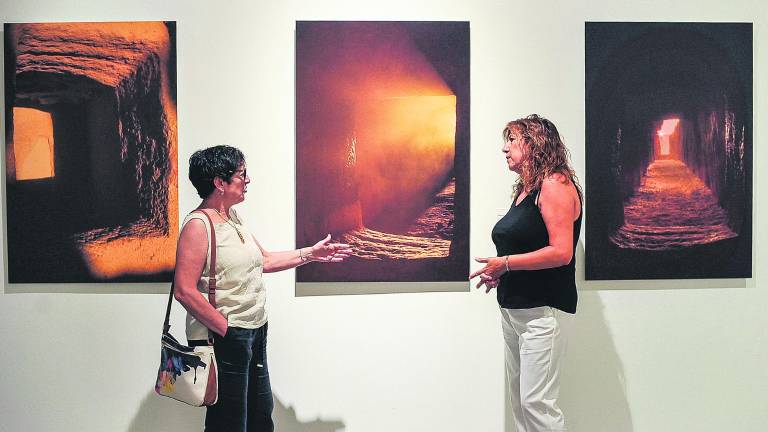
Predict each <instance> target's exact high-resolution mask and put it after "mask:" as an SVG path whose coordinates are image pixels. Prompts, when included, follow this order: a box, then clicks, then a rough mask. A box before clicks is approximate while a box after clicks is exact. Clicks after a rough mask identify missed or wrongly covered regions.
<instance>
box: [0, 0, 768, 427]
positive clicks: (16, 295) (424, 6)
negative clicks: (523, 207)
mask: <svg viewBox="0 0 768 432" xmlns="http://www.w3.org/2000/svg"><path fill="white" fill-rule="evenodd" d="M0 20H1V21H3V22H48V21H135V20H174V21H176V22H177V70H178V87H177V89H178V99H177V101H178V106H177V109H178V121H179V147H180V148H179V160H180V163H179V167H180V168H179V171H180V172H179V185H180V186H179V197H180V204H179V205H180V213H181V214H185V213H186V212H188V211H190V210H191V209H193V208H194V207H195V206H196V205H197V204H198V200H197V198H196V197H197V195H196V194H195V192H194V189H193V188H192V186H191V185H190V184H189V182H188V181H187V180H186V175H187V171H186V161H187V160H188V158H189V156H190V155H191V154H192V152H194V151H195V150H197V149H200V148H203V147H207V146H210V145H215V144H222V143H226V144H231V145H235V146H238V147H240V148H241V149H243V150H244V151H245V153H246V156H247V163H248V173H249V174H250V175H251V179H252V182H253V183H252V184H251V186H250V187H249V193H248V198H247V200H246V202H244V203H243V204H241V205H240V207H239V211H240V213H241V214H244V215H246V216H247V217H248V219H249V222H250V225H251V226H252V227H254V229H255V230H256V235H257V237H258V238H259V240H260V241H261V243H262V244H263V245H264V246H265V247H266V248H268V249H272V250H283V249H292V248H293V247H294V221H295V216H294V184H295V181H294V157H295V154H294V140H293V138H294V81H293V78H294V26H295V21H296V20H462V21H470V23H471V24H470V25H471V30H470V32H471V34H470V38H471V95H472V100H471V147H472V150H471V172H472V176H471V210H472V213H471V218H472V220H471V255H472V256H488V255H491V254H493V252H494V249H493V245H492V243H491V241H490V230H491V227H492V226H493V224H494V223H495V222H496V220H497V217H498V216H497V215H498V213H499V212H500V211H502V210H500V209H504V210H503V211H505V210H506V208H507V207H508V206H509V195H510V192H511V185H512V183H513V180H514V179H513V177H512V175H511V174H510V173H509V172H508V171H507V170H506V167H505V161H504V159H503V156H502V154H501V151H500V147H501V140H500V131H501V128H502V127H503V125H504V124H505V122H506V121H508V120H511V119H514V118H518V117H521V116H523V115H525V114H528V113H531V112H537V113H541V114H543V115H545V116H547V117H549V118H550V119H552V120H553V121H554V122H555V124H556V125H558V127H559V129H560V131H561V133H562V135H563V137H564V140H565V142H566V144H567V145H568V146H569V147H570V148H571V149H572V153H573V161H574V164H575V166H576V169H577V171H578V173H579V174H580V176H581V178H582V179H583V178H584V165H585V157H584V21H713V22H717V21H726V22H753V23H754V47H755V48H754V77H755V78H754V96H753V97H754V99H753V101H754V102H753V107H754V121H753V124H754V170H753V171H754V191H755V192H754V220H755V221H756V222H755V227H754V244H755V246H754V277H753V278H751V279H746V280H744V279H733V280H689V281H680V280H667V281H629V282H628V281H603V282H585V281H583V247H584V245H583V242H582V243H580V244H579V251H578V257H577V259H579V260H580V261H578V268H580V269H581V270H580V272H579V278H580V280H579V288H580V291H579V296H580V300H579V312H578V314H577V315H576V316H575V317H574V318H572V319H570V320H569V323H568V327H569V331H570V346H569V354H568V358H567V366H566V368H565V370H564V375H563V390H562V406H563V408H564V411H565V413H566V419H567V422H568V423H569V425H570V430H571V431H573V432H600V431H607V432H633V431H634V432H646V431H649V432H666V431H671V432H683V431H697V432H710V431H711V432H715V431H717V432H720V431H729V432H763V431H765V430H768V409H766V407H768V366H767V365H768V337H767V336H765V334H766V328H768V313H766V310H767V307H768V306H767V305H768V275H766V274H765V273H764V269H763V266H762V265H761V264H762V263H765V262H768V248H767V247H766V246H764V245H765V244H768V232H767V231H766V224H763V223H761V220H763V218H764V217H765V214H766V213H767V212H768V198H766V196H765V195H764V193H763V191H762V189H763V186H765V185H766V184H768V183H767V182H766V172H765V168H766V162H765V161H766V157H768V151H766V148H765V147H766V146H765V145H764V139H763V137H766V136H768V126H766V123H765V122H764V121H762V119H763V118H764V117H765V115H766V114H768V108H766V100H767V97H768V87H766V85H765V79H764V77H765V76H767V74H768V58H767V56H766V50H765V46H766V43H768V34H767V33H766V31H765V27H763V25H766V24H768V6H767V5H766V4H765V2H764V1H763V0H734V1H725V2H724V1H713V0H707V1H696V0H688V1H678V2H670V1H650V0H648V1H635V2H626V3H622V2H616V1H610V0H599V1H598V0H595V1H562V2H555V1H542V2H530V1H517V0H507V1H502V0H496V1H491V0H474V1H472V2H469V1H465V2H448V1H445V2H441V1H431V0H422V1H420V2H415V1H401V0H389V1H377V2H369V1H360V0H357V1H308V0H287V1H284V2H280V3H279V2H266V1H246V0H239V1H190V0H166V1H163V2H158V1H147V0H133V1H130V2H107V1H92V0H78V1H70V0H66V1H62V0H58V1H54V0H25V1H19V0H0ZM0 85H3V84H2V82H0ZM0 94H3V92H0ZM0 136H2V137H4V136H5V132H4V131H3V132H2V133H1V134H0ZM4 147H5V146H4V145H2V146H0V148H4ZM586 193H587V194H589V191H588V190H587V191H586ZM2 201H3V203H4V201H5V198H4V197H3V199H2ZM586 216H587V218H588V217H589V209H586ZM3 220H5V218H4V217H3ZM3 228H5V223H3ZM2 235H4V230H3V232H2V233H0V236H2ZM582 238H583V234H582ZM39 247H41V248H44V247H46V245H39ZM3 254H5V251H3ZM3 256H4V255H3ZM473 268H475V267H474V266H473ZM5 279H6V277H5V275H3V279H2V280H5ZM293 280H294V273H293V272H292V271H286V272H283V273H278V274H271V275H267V276H266V281H267V286H268V308H269V315H270V321H269V323H270V324H269V326H270V327H269V332H270V335H269V338H270V339H269V366H270V372H271V379H272V386H273V391H274V394H275V404H276V407H275V419H276V422H277V430H278V431H285V432H331V431H340V430H345V431H350V432H395V431H398V432H399V431H417V432H418V431H441V432H453V431H456V432H458V431H462V432H466V431H480V432H502V431H513V426H512V424H511V422H510V419H509V416H510V414H509V411H508V409H507V408H506V404H505V390H504V387H505V385H504V361H503V347H502V338H501V333H500V332H501V329H500V321H499V314H498V310H497V306H496V299H495V296H494V295H485V294H484V293H483V292H478V291H474V290H473V291H471V292H469V290H468V291H467V292H459V293H419V294H386V295H358V296H327V297H301V298H296V297H295V296H294V294H293ZM468 287H469V284H468ZM167 290H168V285H167V284H112V285H107V284H91V285H80V284H63V285H8V284H4V294H1V295H0V431H8V432H16V431H62V432H69V431H73V432H74V431H77V432H82V431H97V432H102V431H118V432H122V431H125V432H139V431H171V432H172V431H189V430H202V422H203V416H204V410H202V409H196V408H191V407H184V406H181V405H180V404H178V403H175V402H173V401H170V400H165V399H162V398H160V397H157V396H156V395H154V393H153V384H154V374H155V373H156V368H157V365H158V364H157V363H158V360H159V359H158V357H159V353H158V351H159V350H158V345H159V344H158V342H159V337H160V331H161V325H162V319H163V313H164V308H165V301H166V295H165V294H164V293H166V292H167ZM172 318H173V324H174V328H173V330H174V331H175V332H176V334H178V335H182V334H183V313H182V312H181V311H180V310H179V309H176V310H175V312H174V314H173V317H172Z"/></svg>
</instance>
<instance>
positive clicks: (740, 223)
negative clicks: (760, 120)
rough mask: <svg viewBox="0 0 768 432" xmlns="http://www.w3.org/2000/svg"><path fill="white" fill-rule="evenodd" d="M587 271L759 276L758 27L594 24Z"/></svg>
mask: <svg viewBox="0 0 768 432" xmlns="http://www.w3.org/2000/svg"><path fill="white" fill-rule="evenodd" d="M585 30H586V34H585V37H586V50H585V52H586V159H587V175H586V186H587V187H586V189H587V203H586V208H587V209H588V210H587V218H586V278H587V279H693V278H748V277H751V275H752V131H753V129H752V24H750V23H662V22H656V23H637V22H633V23H628V22H588V23H586V27H585Z"/></svg>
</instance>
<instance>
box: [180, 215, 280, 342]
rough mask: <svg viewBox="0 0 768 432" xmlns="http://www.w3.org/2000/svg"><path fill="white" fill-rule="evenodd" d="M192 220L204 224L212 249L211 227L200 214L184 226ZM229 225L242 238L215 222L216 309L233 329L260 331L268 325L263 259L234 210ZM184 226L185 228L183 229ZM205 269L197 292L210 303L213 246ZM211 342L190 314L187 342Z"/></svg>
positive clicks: (188, 316) (193, 216) (190, 216)
mask: <svg viewBox="0 0 768 432" xmlns="http://www.w3.org/2000/svg"><path fill="white" fill-rule="evenodd" d="M192 219H200V220H202V221H203V223H204V224H205V229H206V231H207V232H208V244H209V245H210V238H211V226H210V224H209V223H208V219H207V218H206V217H205V216H204V215H201V214H199V213H190V214H189V215H188V216H187V217H186V218H185V219H184V223H183V225H186V224H187V222H189V221H190V220H192ZM230 221H231V222H232V223H233V224H234V225H235V226H237V229H238V230H240V233H242V234H243V238H244V239H245V243H243V242H242V241H240V237H239V236H238V235H237V231H235V228H234V227H233V226H232V225H230V224H229V223H227V222H214V224H213V229H215V230H216V309H217V310H218V311H219V312H221V314H222V315H224V316H225V317H226V318H227V324H228V325H229V326H230V327H240V328H247V329H254V328H259V327H261V326H263V325H264V323H266V322H267V313H266V310H265V309H264V305H265V303H266V290H265V288H264V282H263V280H262V272H263V269H264V256H263V255H262V254H261V250H260V249H259V246H258V245H257V244H256V242H255V241H254V239H253V236H252V235H251V233H250V231H249V230H248V229H247V228H246V227H245V226H244V225H243V223H242V221H241V220H240V218H239V217H238V215H237V213H236V212H235V210H234V209H230ZM183 225H182V227H183ZM208 249H209V250H208V257H207V258H206V260H205V268H204V269H203V273H202V274H201V275H200V280H198V281H197V290H198V291H199V292H200V295H201V296H203V298H205V301H208V272H209V267H210V260H211V251H210V246H209V248H208ZM199 339H208V329H207V328H206V327H205V326H204V325H203V324H202V323H200V322H199V321H198V320H197V319H196V318H195V317H194V316H192V314H190V313H189V312H187V340H199Z"/></svg>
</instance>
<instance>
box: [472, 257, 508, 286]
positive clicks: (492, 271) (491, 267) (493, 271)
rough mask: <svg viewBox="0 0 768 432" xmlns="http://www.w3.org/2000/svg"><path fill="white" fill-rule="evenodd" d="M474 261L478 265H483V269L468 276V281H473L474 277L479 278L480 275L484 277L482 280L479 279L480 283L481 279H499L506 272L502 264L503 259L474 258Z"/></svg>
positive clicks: (503, 263)
mask: <svg viewBox="0 0 768 432" xmlns="http://www.w3.org/2000/svg"><path fill="white" fill-rule="evenodd" d="M475 261H477V262H479V263H484V264H485V267H483V268H481V269H480V270H477V271H476V272H474V273H472V274H471V275H469V278H470V279H473V278H475V277H476V276H480V275H484V276H485V277H484V278H481V281H483V279H485V280H492V279H498V278H500V277H501V275H503V274H504V273H505V272H506V271H507V266H506V264H505V262H504V257H489V258H475Z"/></svg>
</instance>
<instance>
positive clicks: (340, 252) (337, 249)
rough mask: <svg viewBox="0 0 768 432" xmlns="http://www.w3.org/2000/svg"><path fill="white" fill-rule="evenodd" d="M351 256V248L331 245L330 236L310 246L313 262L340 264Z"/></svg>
mask: <svg viewBox="0 0 768 432" xmlns="http://www.w3.org/2000/svg"><path fill="white" fill-rule="evenodd" d="M351 254H352V246H350V245H348V244H344V243H331V235H330V234H328V236H327V237H326V238H324V239H322V240H320V241H319V242H317V243H316V244H315V245H314V246H312V252H311V257H312V260H313V261H320V262H342V261H344V258H348V257H349V256H350V255H351Z"/></svg>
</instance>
